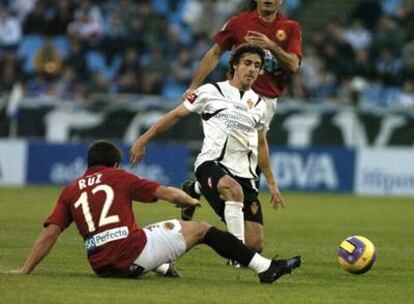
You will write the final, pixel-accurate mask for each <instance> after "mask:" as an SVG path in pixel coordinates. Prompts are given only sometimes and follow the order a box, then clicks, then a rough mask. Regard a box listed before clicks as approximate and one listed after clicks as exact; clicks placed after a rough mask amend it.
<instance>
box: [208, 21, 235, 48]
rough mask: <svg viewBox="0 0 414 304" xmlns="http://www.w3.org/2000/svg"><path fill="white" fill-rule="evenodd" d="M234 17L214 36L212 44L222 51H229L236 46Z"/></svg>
mask: <svg viewBox="0 0 414 304" xmlns="http://www.w3.org/2000/svg"><path fill="white" fill-rule="evenodd" d="M236 23H237V19H236V17H233V18H231V19H230V20H228V21H227V22H226V23H225V24H224V26H223V27H222V28H221V30H220V31H218V32H217V33H216V35H214V38H213V39H214V42H215V43H217V44H218V45H219V46H220V48H221V49H222V50H223V51H228V50H231V49H232V47H233V45H235V44H236V38H237V37H236V31H235V28H236Z"/></svg>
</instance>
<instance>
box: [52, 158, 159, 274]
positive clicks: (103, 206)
mask: <svg viewBox="0 0 414 304" xmlns="http://www.w3.org/2000/svg"><path fill="white" fill-rule="evenodd" d="M159 185H160V184H158V183H156V182H152V181H148V180H145V179H141V178H139V177H137V176H135V175H133V174H130V173H128V172H126V171H124V170H121V169H116V168H112V167H104V166H94V167H91V168H89V169H88V170H87V171H86V172H85V174H84V175H83V176H82V177H80V178H78V179H75V180H74V181H72V182H71V183H70V184H69V185H68V186H67V187H66V188H64V189H63V191H62V192H61V194H60V197H59V199H58V201H57V203H56V206H55V209H54V210H53V212H52V213H51V214H50V215H49V217H48V218H47V220H46V221H45V223H44V226H47V225H49V224H55V225H58V226H59V227H60V228H61V229H62V231H63V230H64V229H66V228H67V227H68V226H69V225H70V224H71V223H72V221H74V222H75V224H76V226H77V228H78V230H79V233H80V234H81V235H82V237H83V239H84V240H85V246H86V249H87V253H88V260H89V263H90V265H91V267H92V268H93V270H94V271H95V272H96V273H97V274H98V275H102V276H108V275H115V274H117V273H120V272H124V271H126V270H128V268H129V267H130V266H131V265H132V263H133V262H134V260H135V259H136V258H137V257H138V256H139V254H140V253H141V251H142V249H143V248H144V246H145V244H146V242H147V238H146V236H145V233H144V231H143V230H142V229H139V228H137V226H136V223H135V218H134V214H133V211H132V200H135V201H141V202H155V201H156V200H157V199H156V197H155V196H154V191H155V190H156V189H157V188H158V186H159Z"/></svg>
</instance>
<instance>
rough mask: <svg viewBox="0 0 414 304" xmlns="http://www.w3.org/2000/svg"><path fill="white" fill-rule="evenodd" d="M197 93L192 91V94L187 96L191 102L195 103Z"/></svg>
mask: <svg viewBox="0 0 414 304" xmlns="http://www.w3.org/2000/svg"><path fill="white" fill-rule="evenodd" d="M197 97H198V96H197V94H196V93H191V94H190V96H188V97H187V100H188V101H189V102H190V103H194V101H195V100H196V99H197Z"/></svg>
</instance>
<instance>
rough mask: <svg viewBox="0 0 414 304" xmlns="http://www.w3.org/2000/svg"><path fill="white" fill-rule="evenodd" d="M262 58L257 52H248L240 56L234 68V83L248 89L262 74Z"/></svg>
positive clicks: (240, 87)
mask: <svg viewBox="0 0 414 304" xmlns="http://www.w3.org/2000/svg"><path fill="white" fill-rule="evenodd" d="M261 64H262V61H261V58H260V56H259V55H257V54H251V53H246V54H243V55H242V56H241V58H240V62H239V64H238V65H235V67H234V69H235V71H234V78H233V80H234V84H235V85H236V86H237V87H239V89H242V90H248V89H250V88H251V86H252V85H253V83H254V82H255V81H256V79H257V77H258V76H259V74H260V69H261Z"/></svg>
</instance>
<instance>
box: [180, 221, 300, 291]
mask: <svg viewBox="0 0 414 304" xmlns="http://www.w3.org/2000/svg"><path fill="white" fill-rule="evenodd" d="M181 226H182V228H181V234H182V235H183V237H184V239H185V240H186V244H187V251H188V250H190V249H191V248H192V247H194V246H196V245H197V244H205V245H207V246H209V247H211V248H212V249H213V250H214V251H216V252H217V253H218V254H219V255H220V256H222V257H224V258H227V259H230V260H236V261H237V262H239V263H240V264H241V265H243V266H246V267H248V268H250V269H252V270H253V271H255V272H256V273H258V276H259V279H260V282H261V283H272V282H274V281H275V280H277V279H278V278H279V277H280V276H282V275H284V274H287V273H291V272H292V271H293V270H294V269H295V268H297V267H299V266H300V265H301V263H302V257H300V256H295V257H292V258H290V259H287V260H270V259H267V258H265V257H263V256H262V255H260V254H259V253H257V252H255V251H253V250H251V249H250V248H248V247H247V246H245V245H244V244H243V243H242V242H241V241H240V240H238V239H237V238H236V237H235V236H234V235H232V234H231V233H228V232H224V231H221V230H219V229H217V228H216V227H214V226H211V225H210V224H208V223H205V222H201V223H197V222H181Z"/></svg>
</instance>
